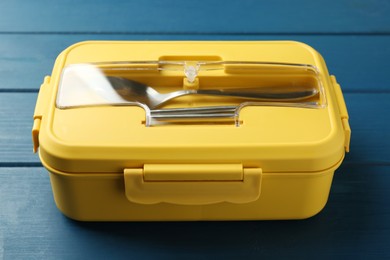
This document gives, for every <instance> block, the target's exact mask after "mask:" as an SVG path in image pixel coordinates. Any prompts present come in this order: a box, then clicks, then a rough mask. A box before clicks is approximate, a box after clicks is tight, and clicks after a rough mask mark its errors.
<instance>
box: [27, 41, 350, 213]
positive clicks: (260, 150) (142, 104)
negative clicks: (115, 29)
mask: <svg viewBox="0 0 390 260" xmlns="http://www.w3.org/2000/svg"><path fill="white" fill-rule="evenodd" d="M350 135H351V129H350V127H349V124H348V113H347V109H346V106H345V102H344V99H343V95H342V92H341V89H340V86H339V84H338V83H337V82H336V78H335V77H334V76H330V75H329V73H328V71H327V68H326V65H325V62H324V60H323V59H322V57H321V56H320V54H318V53H317V52H316V51H315V50H314V49H313V48H311V47H309V46H307V45H305V44H303V43H299V42H291V41H242V42H238V41H225V42H218V41H199V42H196V41H193V42H191V41H165V42H164V41H161V42H142V41H135V42H134V41H133V42H132V41H95V42H93V41H92V42H81V43H78V44H75V45H73V46H70V47H69V48H67V49H66V50H64V51H63V52H62V53H61V54H60V55H59V56H58V58H57V60H56V62H55V65H54V69H53V71H52V74H51V76H47V77H45V80H44V82H43V84H42V86H41V88H40V91H39V95H38V99H37V104H36V108H35V112H34V125H33V129H32V137H33V146H34V151H35V152H36V151H39V156H40V159H41V161H42V164H43V165H44V166H45V168H46V169H47V170H48V171H49V172H50V180H51V185H52V189H53V194H54V199H55V202H56V204H57V207H58V208H59V209H60V210H61V211H62V212H63V213H64V214H65V215H66V216H68V217H70V218H73V219H77V220H84V221H150V220H159V221H161V220H261V219H264V220H265V219H302V218H308V217H310V216H313V215H315V214H316V213H318V212H319V211H320V210H321V209H322V208H323V207H324V206H325V204H326V202H327V199H328V196H329V191H330V187H331V183H332V178H333V174H334V171H335V170H336V169H337V168H338V167H339V165H340V164H341V162H342V160H343V158H344V154H345V152H348V149H349V142H350ZM38 148H39V149H38Z"/></svg>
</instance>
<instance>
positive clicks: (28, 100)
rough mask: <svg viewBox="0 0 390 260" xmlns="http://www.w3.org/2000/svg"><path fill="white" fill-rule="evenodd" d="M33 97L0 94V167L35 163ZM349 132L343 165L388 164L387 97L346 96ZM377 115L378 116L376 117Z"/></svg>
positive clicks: (381, 95) (389, 145)
mask: <svg viewBox="0 0 390 260" xmlns="http://www.w3.org/2000/svg"><path fill="white" fill-rule="evenodd" d="M36 97H37V94H36V93H0V104H2V106H1V107H0V116H1V119H2V120H1V121H0V165H1V164H3V165H18V164H19V165H23V163H32V162H35V163H38V162H39V160H38V156H37V155H35V154H32V144H31V132H30V131H31V127H32V115H33V113H34V107H35V101H36ZM345 100H346V103H347V106H348V108H349V114H350V118H351V119H350V125H351V128H352V142H351V152H350V153H349V154H347V156H346V159H345V160H346V162H349V163H355V164H362V163H368V164H390V156H389V155H390V154H389V151H390V124H389V123H388V120H387V116H388V115H389V114H390V102H389V100H390V93H389V94H387V93H386V94H375V93H373V94H371V93H346V94H345ZM378 111H380V113H378Z"/></svg>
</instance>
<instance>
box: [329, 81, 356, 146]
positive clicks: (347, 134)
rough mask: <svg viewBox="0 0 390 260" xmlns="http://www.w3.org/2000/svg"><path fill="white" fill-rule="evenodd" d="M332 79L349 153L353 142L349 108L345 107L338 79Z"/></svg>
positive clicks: (345, 143) (345, 144)
mask: <svg viewBox="0 0 390 260" xmlns="http://www.w3.org/2000/svg"><path fill="white" fill-rule="evenodd" d="M330 79H331V81H332V85H333V88H334V91H335V93H336V99H337V103H338V107H339V111H340V117H341V122H342V124H343V128H344V139H345V141H344V147H345V151H346V152H349V145H350V142H351V127H350V126H349V121H348V120H349V116H348V110H347V106H346V105H345V101H344V97H343V93H342V91H341V87H340V84H338V83H337V80H336V77H335V76H333V75H331V76H330Z"/></svg>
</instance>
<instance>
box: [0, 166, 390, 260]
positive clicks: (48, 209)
mask: <svg viewBox="0 0 390 260" xmlns="http://www.w3.org/2000/svg"><path fill="white" fill-rule="evenodd" d="M389 173H390V167H389V166H374V167H370V169H369V170H368V169H366V168H362V167H359V166H352V165H348V164H345V165H343V166H342V167H341V168H340V169H339V171H338V173H336V175H335V177H334V181H333V186H332V190H331V194H330V198H329V201H328V203H327V205H326V207H325V209H324V210H323V211H322V212H321V213H320V214H318V215H317V216H314V217H312V218H310V219H307V220H301V221H271V222H270V221H257V222H256V221H253V222H251V221H248V222H187V223H185V222H182V223H180V222H165V223H164V222H153V223H140V222H135V223H99V222H98V223H83V222H76V221H72V220H69V219H67V218H66V217H64V216H63V215H62V214H61V213H60V212H59V211H58V210H57V209H56V207H55V205H54V202H53V199H52V194H51V188H50V183H49V178H48V175H47V173H46V171H45V170H44V169H43V168H0V208H1V211H0V258H2V257H3V258H4V259H26V258H28V259H83V258H85V257H86V256H87V255H88V258H90V259H107V258H111V259H112V258H114V259H128V258H129V257H132V258H135V259H144V258H147V259H149V258H158V259H161V258H172V256H175V257H174V258H181V259H199V258H224V259H225V258H226V257H227V258H229V259H230V258H231V259H237V258H240V257H246V258H250V259H252V258H257V259H258V258H259V257H278V258H283V259H285V258H289V259H290V258H305V259H306V258H320V259H329V258H332V257H334V256H338V257H342V258H352V257H353V258H358V259H367V258H372V257H376V258H381V259H384V258H388V257H390V251H389V250H388V241H389V240H390V222H389V221H388V220H389V218H390V189H388V184H389V182H390V174H389Z"/></svg>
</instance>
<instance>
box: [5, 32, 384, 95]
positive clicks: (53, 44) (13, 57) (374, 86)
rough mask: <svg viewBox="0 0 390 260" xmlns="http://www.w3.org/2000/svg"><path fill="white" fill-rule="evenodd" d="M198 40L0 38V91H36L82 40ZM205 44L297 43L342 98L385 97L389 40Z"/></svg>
mask: <svg viewBox="0 0 390 260" xmlns="http://www.w3.org/2000/svg"><path fill="white" fill-rule="evenodd" d="M102 38H104V39H106V40H120V39H121V40H161V39H165V40H199V39H202V38H203V39H204V36H196V35H195V36H188V37H187V36H186V37H183V36H182V35H149V36H146V35H143V36H140V35H125V36H124V35H105V36H102V35H0V79H1V80H0V91H4V90H11V91H17V90H31V89H38V87H39V85H40V84H41V82H42V79H43V77H44V76H45V75H48V74H50V73H51V70H52V68H53V64H54V61H55V58H56V57H57V55H58V54H59V53H60V52H61V51H62V50H63V49H65V48H66V47H68V46H69V45H71V44H73V43H76V42H79V41H83V40H97V39H102ZM206 38H207V39H208V40H217V39H219V40H270V39H274V40H297V41H302V42H306V43H307V44H309V45H311V46H313V47H314V48H316V49H317V50H318V51H319V52H320V53H321V54H322V55H323V56H324V58H325V60H326V62H327V65H328V69H329V71H330V73H332V74H334V75H336V76H337V78H338V81H339V82H340V84H341V85H342V87H343V90H344V91H346V92H349V91H350V92H359V91H363V92H375V91H376V92H390V77H389V75H388V60H389V58H390V36H359V37H357V36H319V37H318V36H297V35H285V36H261V37H258V36H240V37H232V36H229V35H224V36H221V35H219V36H207V37H206Z"/></svg>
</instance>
